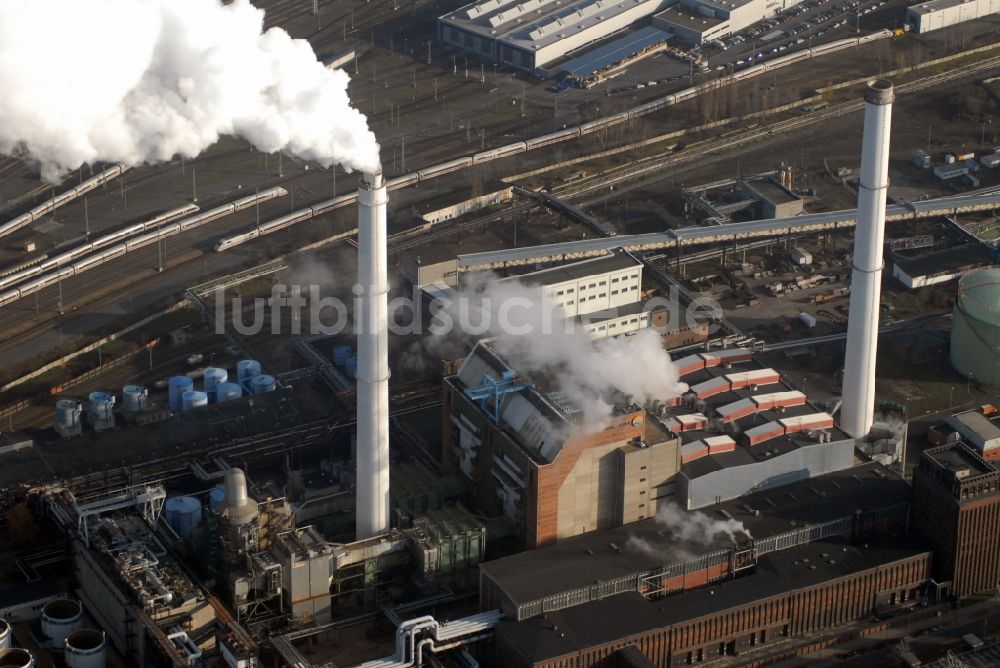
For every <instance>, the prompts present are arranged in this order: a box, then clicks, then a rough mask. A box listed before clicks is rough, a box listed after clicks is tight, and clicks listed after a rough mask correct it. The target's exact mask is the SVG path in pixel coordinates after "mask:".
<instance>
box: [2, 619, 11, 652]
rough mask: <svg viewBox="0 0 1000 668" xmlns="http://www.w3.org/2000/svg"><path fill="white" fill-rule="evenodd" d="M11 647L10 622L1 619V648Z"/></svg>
mask: <svg viewBox="0 0 1000 668" xmlns="http://www.w3.org/2000/svg"><path fill="white" fill-rule="evenodd" d="M8 647H10V624H8V623H7V622H5V621H4V620H2V619H0V649H7V648H8Z"/></svg>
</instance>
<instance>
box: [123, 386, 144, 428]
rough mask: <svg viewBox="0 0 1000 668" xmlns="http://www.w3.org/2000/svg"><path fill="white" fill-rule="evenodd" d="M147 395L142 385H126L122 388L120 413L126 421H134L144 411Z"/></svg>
mask: <svg viewBox="0 0 1000 668" xmlns="http://www.w3.org/2000/svg"><path fill="white" fill-rule="evenodd" d="M148 394H149V393H148V392H147V391H146V388H144V387H143V386H142V385H126V386H125V387H123V388H122V413H124V414H125V419H126V420H134V419H135V418H136V417H137V416H138V415H139V414H140V413H142V412H143V411H144V410H146V397H147V396H148Z"/></svg>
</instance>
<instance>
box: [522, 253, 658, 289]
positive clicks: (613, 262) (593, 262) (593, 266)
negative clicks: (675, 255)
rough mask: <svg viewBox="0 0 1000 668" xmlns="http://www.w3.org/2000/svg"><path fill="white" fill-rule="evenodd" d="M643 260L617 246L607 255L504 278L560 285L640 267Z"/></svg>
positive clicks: (532, 283) (536, 283)
mask: <svg viewBox="0 0 1000 668" xmlns="http://www.w3.org/2000/svg"><path fill="white" fill-rule="evenodd" d="M640 267H642V262H640V261H639V259H638V258H636V257H635V256H634V255H632V254H631V253H629V252H628V251H625V250H623V249H621V248H615V249H614V250H612V251H611V252H610V253H608V254H607V255H603V256H601V257H595V258H592V259H590V260H581V261H580V262H573V263H570V264H566V265H563V266H560V267H552V268H550V269H542V270H541V271H535V272H532V273H530V274H521V275H518V276H511V277H509V278H506V279H504V280H518V281H521V282H522V283H525V284H527V285H558V284H560V283H566V282H567V281H577V280H580V279H582V278H588V277H590V276H602V275H604V274H608V273H611V272H613V271H625V270H627V269H638V268H640Z"/></svg>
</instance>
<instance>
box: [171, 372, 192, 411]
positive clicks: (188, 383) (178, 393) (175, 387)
mask: <svg viewBox="0 0 1000 668" xmlns="http://www.w3.org/2000/svg"><path fill="white" fill-rule="evenodd" d="M193 389H194V381H193V380H191V379H190V378H188V377H187V376H174V377H173V378H171V379H170V384H169V386H168V389H167V396H168V400H169V403H170V410H172V411H173V412H175V413H176V412H178V411H179V410H181V408H182V403H181V397H183V396H184V393H185V392H190V391H191V390H193Z"/></svg>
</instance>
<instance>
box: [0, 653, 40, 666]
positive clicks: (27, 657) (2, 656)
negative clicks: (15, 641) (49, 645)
mask: <svg viewBox="0 0 1000 668" xmlns="http://www.w3.org/2000/svg"><path fill="white" fill-rule="evenodd" d="M0 668H35V657H34V656H32V655H31V652H29V651H28V650H26V649H20V648H8V649H0Z"/></svg>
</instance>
